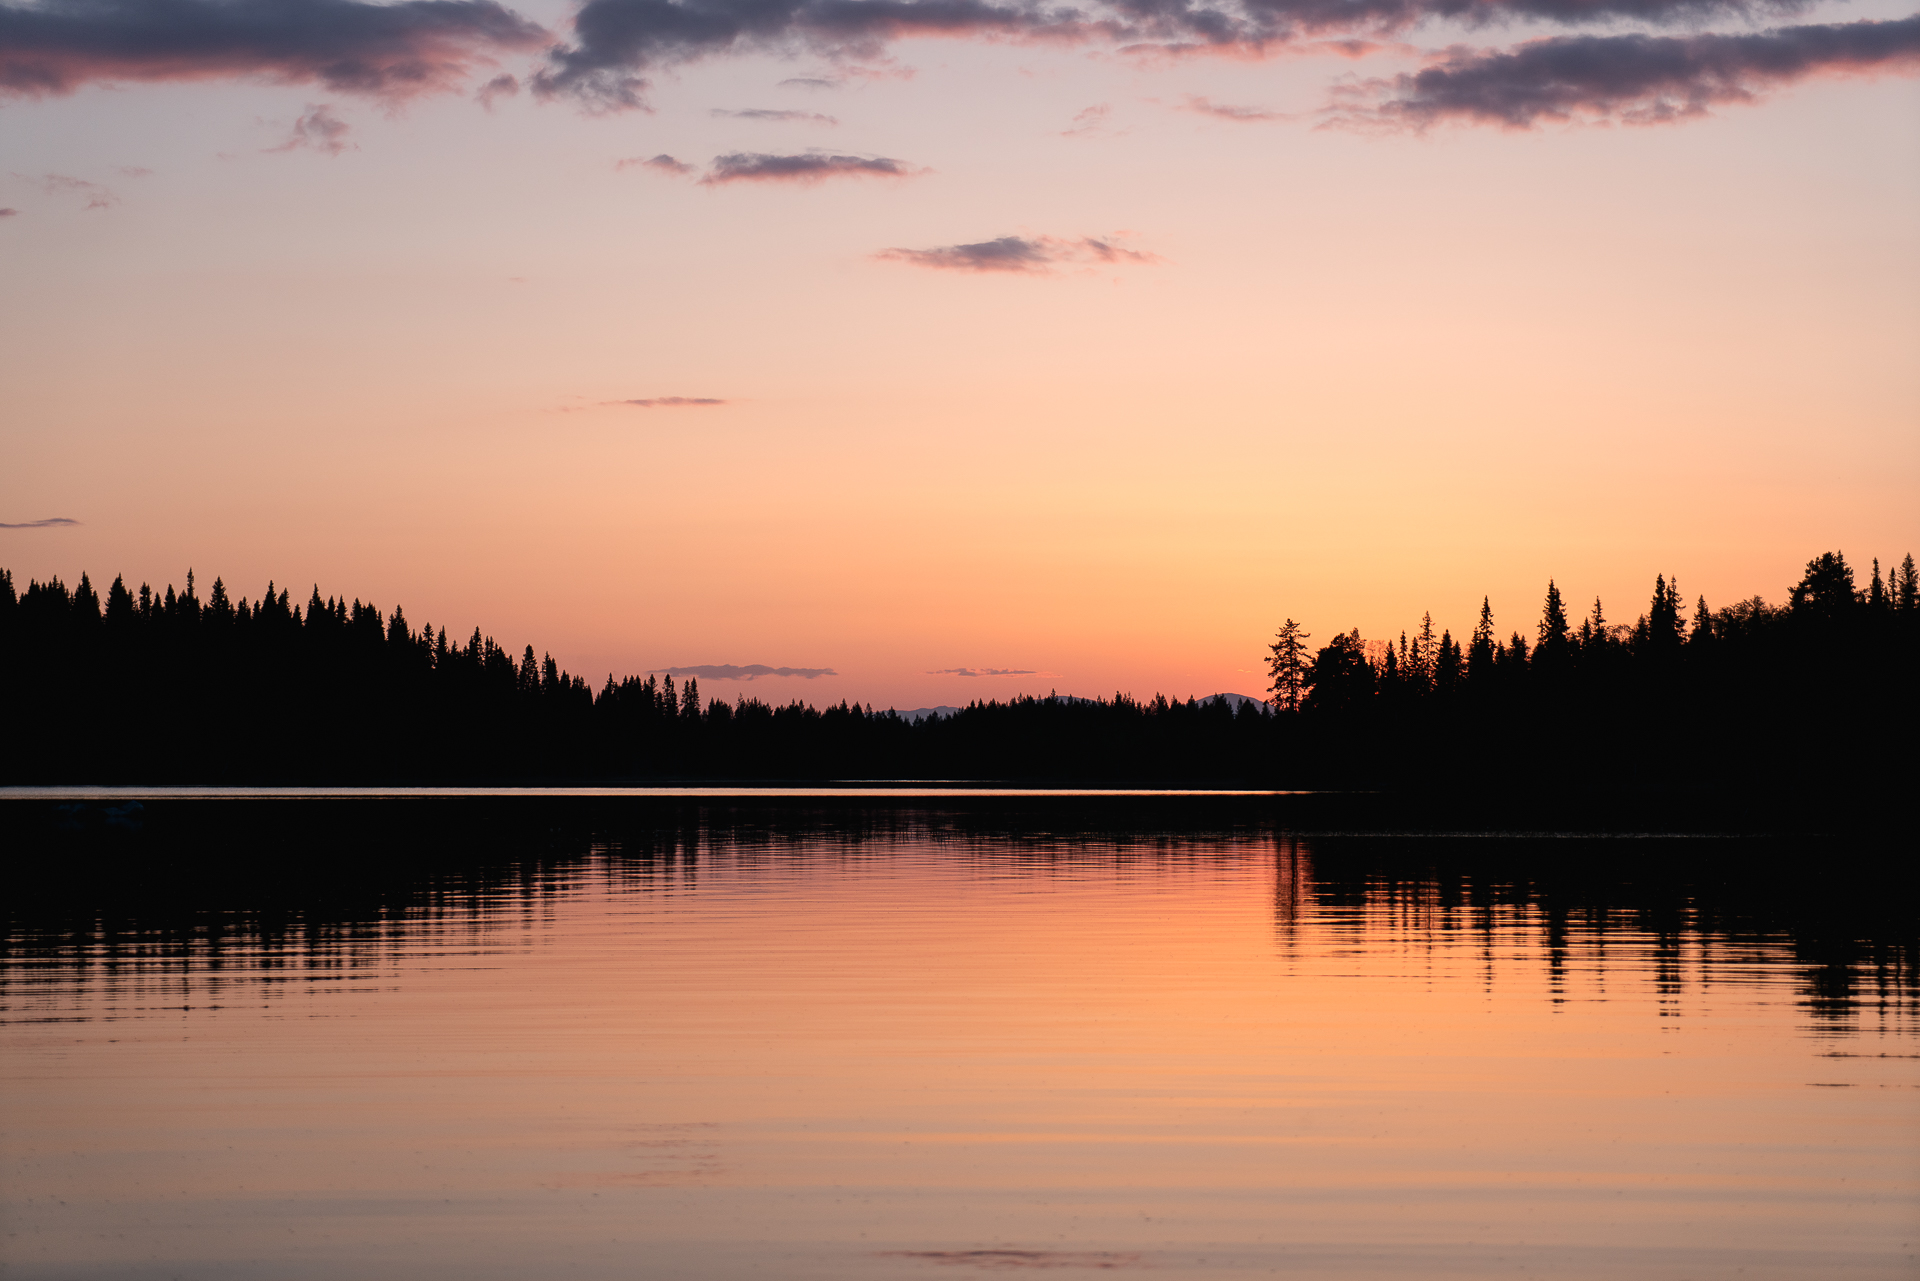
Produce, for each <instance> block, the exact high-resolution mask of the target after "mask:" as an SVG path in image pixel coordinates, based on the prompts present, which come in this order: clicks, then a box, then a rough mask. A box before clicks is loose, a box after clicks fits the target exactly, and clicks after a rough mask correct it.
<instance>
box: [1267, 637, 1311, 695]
mask: <svg viewBox="0 0 1920 1281" xmlns="http://www.w3.org/2000/svg"><path fill="white" fill-rule="evenodd" d="M1310 637H1311V633H1309V632H1307V631H1306V630H1305V629H1303V628H1302V627H1301V626H1300V624H1298V623H1296V622H1294V621H1293V620H1292V619H1291V618H1289V619H1288V620H1287V621H1286V622H1284V623H1282V624H1280V630H1279V631H1278V632H1277V633H1275V635H1274V641H1273V644H1271V645H1269V646H1268V647H1267V649H1268V658H1267V674H1268V675H1269V676H1270V677H1272V678H1273V683H1272V684H1271V685H1269V686H1268V687H1267V692H1268V693H1269V694H1271V695H1273V697H1272V698H1271V699H1270V700H1268V701H1270V702H1271V703H1272V704H1273V705H1274V706H1275V707H1277V708H1279V709H1280V710H1281V711H1286V712H1297V711H1299V710H1300V700H1302V699H1303V698H1305V697H1306V696H1307V667H1308V664H1309V662H1310V661H1311V660H1310V658H1309V654H1310V651H1309V650H1308V648H1307V641H1308V640H1309V639H1310Z"/></svg>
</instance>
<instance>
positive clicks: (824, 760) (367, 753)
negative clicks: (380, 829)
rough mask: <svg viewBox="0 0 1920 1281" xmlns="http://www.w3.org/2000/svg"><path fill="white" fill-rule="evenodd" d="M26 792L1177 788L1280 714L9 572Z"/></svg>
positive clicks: (1227, 764)
mask: <svg viewBox="0 0 1920 1281" xmlns="http://www.w3.org/2000/svg"><path fill="white" fill-rule="evenodd" d="M0 672H4V673H5V675H4V676H3V677H0V682H4V705H5V707H6V712H7V718H8V721H9V727H8V732H6V733H5V734H4V735H0V779H3V780H4V781H6V782H11V783H34V782H38V783H54V782H58V783H74V782H143V783H159V782H193V783H209V782H234V783H361V782H411V783H502V782H562V781H581V780H595V781H633V780H635V779H647V778H683V779H686V778H692V779H698V778H760V779H826V778H860V779H866V778H888V779H894V778H935V777H938V778H996V779H997V778H1037V777H1075V778H1122V777H1141V778H1159V777H1165V778H1184V779H1209V778H1221V777H1228V776H1233V775H1237V774H1240V773H1243V772H1244V771H1245V770H1246V769H1247V767H1248V766H1247V763H1248V762H1249V761H1252V760H1255V759H1257V758H1258V757H1259V756H1260V754H1261V752H1262V750H1263V748H1264V744H1265V742H1266V731H1267V730H1269V729H1270V725H1269V722H1270V720H1271V718H1270V717H1269V716H1267V715H1266V714H1265V710H1264V709H1262V708H1260V707H1258V706H1257V705H1249V706H1248V707H1247V708H1246V709H1245V710H1243V711H1242V712H1241V714H1239V715H1236V714H1235V711H1234V709H1233V708H1232V707H1231V706H1230V705H1228V704H1226V703H1224V702H1211V703H1206V704H1202V703H1199V702H1197V701H1195V700H1192V699H1189V700H1187V701H1185V702H1177V701H1169V700H1168V699H1166V698H1164V697H1156V698H1155V699H1153V700H1151V701H1139V700H1135V699H1132V698H1129V697H1127V696H1125V695H1115V697H1114V698H1113V699H1112V700H1095V701H1092V702H1069V701H1067V700H1054V699H1033V698H1022V699H1016V700H1014V701H1012V702H1010V703H999V702H986V703H976V704H974V705H973V706H971V707H968V708H966V709H965V710H963V711H961V712H959V713H957V714H955V715H951V716H944V717H943V716H928V717H926V718H924V719H922V720H919V721H909V720H907V719H905V718H903V717H901V716H899V715H898V714H897V713H894V712H891V711H876V710H875V709H874V708H872V707H871V706H866V707H863V706H861V705H859V704H856V703H848V702H841V703H839V704H837V705H830V706H827V707H821V708H816V707H813V706H811V705H808V704H805V703H801V702H798V701H794V702H789V703H786V704H784V705H778V704H771V703H767V702H765V701H762V700H761V699H758V698H754V697H750V696H748V695H746V694H744V693H743V694H741V695H740V696H739V697H737V698H736V699H734V700H733V701H731V702H729V701H727V700H724V699H720V698H705V697H703V696H702V694H701V691H700V688H699V685H698V682H697V681H696V680H693V679H688V680H687V681H686V682H684V683H683V684H680V685H677V686H676V684H675V682H674V679H673V677H672V676H653V675H649V676H646V677H631V676H630V677H627V678H626V679H624V680H617V681H616V680H615V679H614V678H613V677H612V676H609V677H608V678H607V679H606V681H605V682H604V684H603V685H602V686H601V687H600V688H599V689H598V690H597V691H596V690H595V689H593V688H592V687H591V686H589V685H588V683H587V682H586V681H585V680H584V679H583V678H581V677H579V676H576V675H574V674H572V673H570V672H567V671H563V670H561V669H560V668H559V666H558V665H557V664H556V663H555V662H554V660H553V659H552V657H551V656H540V657H536V655H535V654H534V650H533V647H532V646H531V645H529V646H526V647H525V648H524V650H523V651H522V652H521V654H520V656H519V657H518V658H515V657H514V655H513V654H512V653H510V652H509V651H508V650H507V649H505V648H504V647H502V646H501V645H500V644H498V643H497V642H496V641H495V640H494V639H493V638H492V637H489V636H485V635H483V634H482V633H481V632H480V631H479V630H478V629H477V628H476V629H475V630H474V632H473V633H472V634H471V635H470V636H469V637H467V638H466V639H465V640H460V639H458V638H457V637H455V636H453V635H452V634H450V633H449V632H448V631H447V629H445V628H439V629H436V628H434V627H432V626H430V625H429V626H425V627H421V628H418V629H416V628H415V627H414V626H413V625H412V624H411V623H409V622H408V620H407V617H406V614H405V612H404V611H403V610H400V609H395V610H394V611H392V613H390V614H386V613H383V612H382V611H381V610H380V609H379V608H377V607H376V606H374V605H372V604H368V603H365V602H362V601H359V600H355V601H353V602H351V603H349V602H348V601H347V600H346V599H345V598H344V597H328V598H325V599H322V597H321V596H320V593H319V590H318V589H317V588H316V589H315V590H314V592H313V594H312V596H311V597H310V598H309V599H308V600H307V602H306V603H305V605H304V606H303V605H301V604H299V603H298V602H296V601H295V600H293V599H292V597H291V595H290V593H289V592H287V591H285V590H283V589H277V588H276V587H275V586H274V585H272V584H269V586H268V589H267V591H266V592H265V593H264V594H263V595H262V596H261V598H260V600H259V601H258V602H257V603H256V602H251V601H249V600H247V599H245V598H241V599H239V600H235V599H233V598H232V596H231V594H230V593H229V592H228V591H227V589H226V585H225V583H224V582H221V581H219V580H216V581H215V582H214V584H213V587H212V589H211V591H209V592H208V593H207V594H206V596H205V598H204V599H203V598H202V597H201V596H200V594H199V591H198V589H197V587H196V585H195V580H194V575H193V574H192V573H189V574H188V575H187V586H186V589H185V590H184V591H180V592H176V591H175V589H174V588H173V587H171V586H169V587H168V588H167V589H166V590H165V591H164V592H163V593H157V592H155V591H153V590H152V589H151V588H150V587H148V586H146V585H144V584H143V585H142V586H141V587H140V589H139V591H138V592H137V593H135V592H132V591H130V590H129V589H128V588H127V586H126V585H125V583H124V581H122V580H121V579H119V578H116V579H115V580H114V582H113V584H112V585H111V586H110V587H109V588H108V589H107V593H106V598H105V600H104V601H103V600H102V599H101V597H100V594H99V592H98V590H97V589H96V588H95V587H94V586H93V584H92V582H91V580H90V579H89V578H88V576H87V575H85V574H83V575H81V578H80V581H79V583H78V585H77V586H75V587H73V588H72V589H69V588H68V587H67V586H66V585H65V584H63V583H62V582H61V581H60V580H59V579H57V578H55V579H51V580H49V581H47V582H44V583H43V582H37V581H36V582H30V583H29V584H28V585H27V587H26V589H25V590H24V591H16V589H15V586H14V582H13V578H12V575H11V574H10V573H9V572H7V571H4V570H0Z"/></svg>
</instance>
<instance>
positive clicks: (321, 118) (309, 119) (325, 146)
mask: <svg viewBox="0 0 1920 1281" xmlns="http://www.w3.org/2000/svg"><path fill="white" fill-rule="evenodd" d="M348 128H349V127H348V125H347V122H346V121H344V120H342V119H340V117H338V116H336V115H334V114H333V107H332V105H331V104H329V103H324V102H323V103H321V104H319V105H318V106H315V105H313V104H311V103H310V104H308V106H307V109H306V111H305V112H304V113H302V114H301V116H300V118H299V119H298V120H296V121H294V122H293V132H292V133H291V134H289V135H288V136H287V140H286V141H285V142H283V143H281V144H280V145H279V146H277V147H268V148H266V150H267V151H269V152H274V151H318V152H322V153H324V154H326V155H329V156H337V155H339V154H340V153H341V152H343V151H347V150H349V149H351V148H352V147H353V144H352V143H350V142H348V141H347V133H348Z"/></svg>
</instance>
